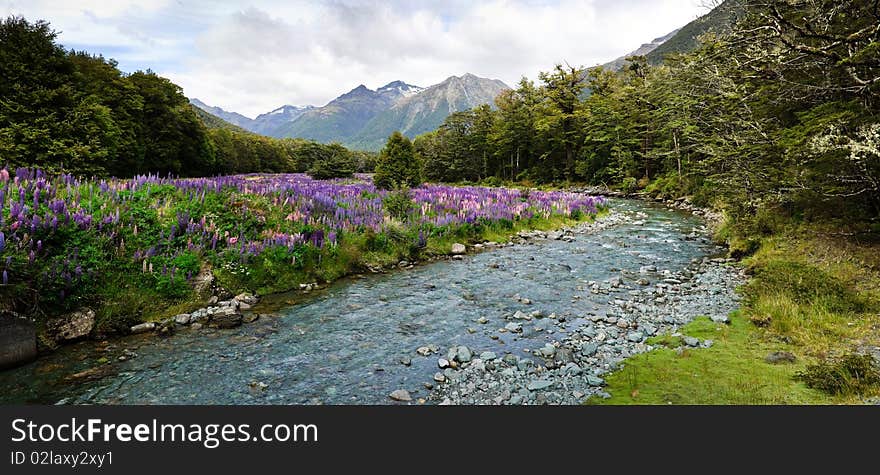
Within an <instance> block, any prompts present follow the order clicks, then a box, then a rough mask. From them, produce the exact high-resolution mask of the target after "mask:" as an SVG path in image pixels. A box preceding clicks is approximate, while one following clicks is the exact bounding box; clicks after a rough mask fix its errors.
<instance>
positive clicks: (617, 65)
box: [602, 28, 681, 71]
mask: <svg viewBox="0 0 880 475" xmlns="http://www.w3.org/2000/svg"><path fill="white" fill-rule="evenodd" d="M680 30H681V29H680V28H679V29H678V30H675V31H673V32H672V33H669V34H666V35H664V36H661V37H660V38H655V39H654V40H652V41H651V42H650V43H645V44H643V45H642V46H640V47H639V48H638V49H637V50H635V51H632V52H630V53H628V54H625V55H623V56H621V57H619V58H617V59H615V60H614V61H611V62H608V63H605V64H603V65H602V67H603V68H605V69H608V70H611V71H620V70H621V69H623V67H624V66H626V58H629V57H631V56H647V55H648V54H650V53H651V52H652V51H654V50H656V49H657V48H658V47H660V46H661V45H663V43H665V42H667V41H668V40H669V39H670V38H672V37H673V36H675V35H676V34H677V33H678V32H679V31H680Z"/></svg>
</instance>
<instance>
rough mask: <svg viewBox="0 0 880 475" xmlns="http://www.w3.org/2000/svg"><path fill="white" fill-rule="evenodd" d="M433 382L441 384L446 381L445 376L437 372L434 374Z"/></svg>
mask: <svg viewBox="0 0 880 475" xmlns="http://www.w3.org/2000/svg"><path fill="white" fill-rule="evenodd" d="M434 381H437V382H438V383H442V382H444V381H446V376H444V375H443V373H441V372H439V371H438V372H436V373H434Z"/></svg>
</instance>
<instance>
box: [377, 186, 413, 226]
mask: <svg viewBox="0 0 880 475" xmlns="http://www.w3.org/2000/svg"><path fill="white" fill-rule="evenodd" d="M382 206H384V207H385V211H386V212H387V213H388V214H389V215H391V216H392V217H394V218H396V219H399V220H401V221H405V220H406V219H407V217H408V216H409V213H410V212H411V211H412V209H413V206H415V203H414V202H413V200H412V198H410V197H409V190H408V189H400V190H395V191H392V192H390V193H388V194H387V195H385V198H383V199H382Z"/></svg>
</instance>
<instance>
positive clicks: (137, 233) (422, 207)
mask: <svg viewBox="0 0 880 475" xmlns="http://www.w3.org/2000/svg"><path fill="white" fill-rule="evenodd" d="M407 196H408V197H404V198H403V199H404V201H403V203H404V207H403V211H402V212H396V213H390V212H389V210H388V206H387V203H388V199H389V193H388V192H385V191H380V190H377V189H376V188H375V187H374V186H373V185H372V183H371V182H370V179H369V177H367V176H358V177H356V179H352V180H345V181H343V180H333V181H319V180H313V179H311V178H309V177H308V176H306V175H298V174H283V175H240V176H224V177H215V178H197V179H175V178H160V177H157V176H140V177H136V178H134V179H130V180H95V181H92V180H80V179H77V178H74V177H72V176H68V175H62V176H56V177H49V176H46V175H45V174H43V173H42V172H41V171H39V170H31V169H19V170H17V171H15V172H14V173H13V172H10V171H9V170H6V169H2V170H0V259H2V261H0V266H2V267H0V269H2V274H0V276H2V277H0V278H2V282H0V297H2V299H3V300H5V301H6V302H7V306H9V305H10V304H9V302H12V304H11V305H12V306H13V307H14V308H15V309H17V310H19V311H23V312H24V313H30V314H37V315H39V314H48V315H51V314H53V313H57V312H60V311H64V310H69V309H72V308H75V307H78V306H81V305H84V304H96V303H97V304H100V303H102V301H104V302H105V301H108V300H114V299H116V300H119V298H120V297H125V296H128V297H126V298H125V300H128V301H130V302H132V305H135V304H136V302H138V299H136V298H129V297H130V296H131V295H132V294H133V293H136V294H138V295H140V296H141V297H142V299H141V301H143V302H155V301H157V300H156V299H160V300H166V301H174V300H181V299H186V298H189V297H191V296H192V295H191V294H192V290H191V285H190V283H191V281H192V279H193V278H194V277H195V276H196V275H197V274H198V273H199V272H200V271H201V270H203V269H205V268H206V267H207V266H210V267H211V268H213V270H214V273H215V275H217V277H218V279H220V281H221V283H222V284H224V285H225V286H227V287H231V288H233V290H239V289H244V288H248V289H250V290H257V291H266V290H285V288H291V287H293V286H295V285H296V284H298V283H299V282H300V281H307V279H311V278H314V277H318V278H323V279H324V280H332V279H333V278H338V277H340V276H341V275H344V274H346V273H349V272H352V271H355V270H357V269H358V267H363V265H364V264H366V263H369V262H370V260H371V259H383V258H384V260H385V261H388V262H396V260H397V259H402V258H418V255H419V254H420V253H422V252H424V251H425V250H426V249H427V248H428V247H429V243H441V246H442V245H443V244H442V243H445V244H447V245H448V244H449V243H451V241H448V240H449V239H453V238H454V239H460V240H478V239H480V237H481V236H482V233H483V231H484V230H486V229H488V228H501V229H507V230H513V229H515V228H517V227H518V226H520V227H521V226H526V225H528V224H529V223H533V222H536V221H540V220H550V219H559V218H575V219H579V218H584V217H587V216H590V215H593V214H595V213H596V212H597V208H598V207H601V206H603V205H604V200H603V199H602V198H594V197H587V196H583V195H577V194H571V193H564V192H543V191H528V192H525V191H521V190H517V189H507V188H482V187H453V186H441V185H424V186H421V187H418V188H415V189H412V190H409V192H408V193H407ZM397 198H398V201H397V202H398V203H400V201H399V196H398V197H397ZM399 208H400V206H399V205H398V206H397V208H396V209H399ZM447 241H448V242H447ZM120 311H121V312H126V318H130V319H137V318H139V317H138V315H137V313H139V312H135V311H133V309H132V308H122V309H117V312H120ZM132 313H134V315H133V314H132ZM107 316H108V317H112V315H107Z"/></svg>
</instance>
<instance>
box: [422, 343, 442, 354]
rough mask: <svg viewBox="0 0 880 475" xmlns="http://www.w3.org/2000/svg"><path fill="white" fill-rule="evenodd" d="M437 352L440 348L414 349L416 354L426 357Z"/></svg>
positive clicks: (424, 347)
mask: <svg viewBox="0 0 880 475" xmlns="http://www.w3.org/2000/svg"><path fill="white" fill-rule="evenodd" d="M439 350H440V348H439V347H437V345H427V346H420V347H419V348H418V349H416V353H418V354H420V355H422V356H428V355H431V354H433V353H436V352H437V351H439Z"/></svg>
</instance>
